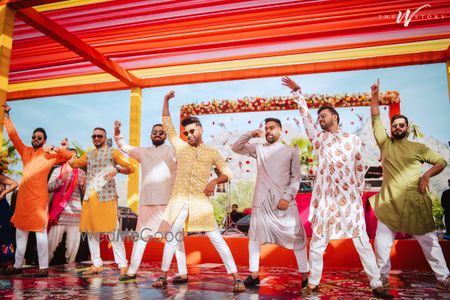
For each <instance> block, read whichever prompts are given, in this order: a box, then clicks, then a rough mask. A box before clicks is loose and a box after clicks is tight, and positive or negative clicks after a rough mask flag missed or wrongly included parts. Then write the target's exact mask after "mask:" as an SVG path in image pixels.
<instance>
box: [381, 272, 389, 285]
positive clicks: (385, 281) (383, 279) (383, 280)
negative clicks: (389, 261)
mask: <svg viewBox="0 0 450 300" xmlns="http://www.w3.org/2000/svg"><path fill="white" fill-rule="evenodd" d="M380 281H381V283H382V284H383V287H385V288H388V287H390V285H391V284H390V283H389V277H387V276H386V275H383V274H381V276H380Z"/></svg>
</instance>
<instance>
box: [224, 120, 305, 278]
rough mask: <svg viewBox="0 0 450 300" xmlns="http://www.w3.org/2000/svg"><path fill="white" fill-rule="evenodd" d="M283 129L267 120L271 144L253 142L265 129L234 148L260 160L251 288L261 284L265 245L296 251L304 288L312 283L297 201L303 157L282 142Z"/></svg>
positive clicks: (251, 233) (251, 245) (248, 135)
mask: <svg viewBox="0 0 450 300" xmlns="http://www.w3.org/2000/svg"><path fill="white" fill-rule="evenodd" d="M281 129H282V126H281V122H280V120H278V119H275V118H267V119H265V137H266V141H267V143H264V144H257V143H249V141H250V140H251V139H252V138H257V137H262V136H263V135H264V133H263V132H262V131H261V130H254V131H251V132H248V133H245V134H244V135H242V136H241V137H240V138H239V139H238V140H237V141H236V142H235V143H234V145H233V146H232V150H233V151H234V152H236V153H239V154H243V155H248V156H251V157H254V158H256V160H257V177H256V186H255V191H254V193H253V203H252V218H251V221H250V229H249V257H250V263H249V267H250V272H251V273H252V274H251V275H250V276H248V277H247V279H246V280H245V281H244V283H245V285H246V286H247V287H248V286H254V285H256V284H259V275H258V270H259V257H260V246H261V245H263V244H277V245H280V246H282V247H285V248H287V249H294V254H295V257H296V259H297V264H298V269H299V272H300V273H302V287H303V286H306V284H307V283H308V281H307V279H308V275H307V274H308V272H309V266H308V258H307V254H306V243H307V238H306V234H305V229H304V227H303V223H302V221H301V220H300V216H299V213H298V209H297V204H296V202H295V195H296V194H297V191H298V188H299V184H300V162H299V154H298V152H297V151H295V150H294V149H293V148H292V147H290V146H287V145H285V144H282V143H281V141H280V135H281Z"/></svg>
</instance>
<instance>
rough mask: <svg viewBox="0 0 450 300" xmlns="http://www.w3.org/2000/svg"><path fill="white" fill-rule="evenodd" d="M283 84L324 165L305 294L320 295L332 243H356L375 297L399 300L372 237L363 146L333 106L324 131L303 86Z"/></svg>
mask: <svg viewBox="0 0 450 300" xmlns="http://www.w3.org/2000/svg"><path fill="white" fill-rule="evenodd" d="M282 83H283V85H285V86H287V87H289V88H290V89H291V90H292V93H293V95H294V98H295V99H296V100H297V103H298V106H299V110H300V115H301V117H302V119H303V124H304V126H305V131H306V134H307V136H308V138H309V139H310V141H311V143H312V144H313V147H314V151H315V153H316V155H317V157H318V161H319V165H318V167H317V176H316V181H315V182H314V187H313V193H312V198H311V207H310V211H309V221H310V222H311V225H312V230H313V233H312V238H311V242H310V253H309V263H310V266H311V273H310V276H309V284H308V287H307V289H306V291H305V292H306V293H313V292H317V291H318V288H319V283H320V278H321V276H322V270H323V253H324V251H325V249H326V247H327V245H328V242H329V240H340V239H347V238H350V239H352V241H353V244H354V245H355V248H356V250H357V251H358V254H359V257H360V259H361V263H362V265H363V268H364V271H365V272H366V274H367V276H368V277H369V280H370V287H371V289H372V293H373V295H374V296H376V297H379V298H393V297H392V295H390V294H389V293H388V292H387V291H385V290H384V288H383V285H382V283H381V281H380V271H379V269H378V267H377V263H376V260H375V254H374V252H373V249H372V247H371V245H370V241H369V237H368V236H367V232H366V224H365V220H364V210H363V205H362V200H361V196H362V193H363V189H364V171H365V169H364V165H363V162H362V157H361V140H360V139H359V137H357V136H355V135H353V134H350V133H347V132H343V131H342V130H341V129H340V127H339V114H338V113H337V111H336V110H335V109H334V108H333V107H332V106H322V107H321V108H319V110H318V112H317V113H318V121H319V125H320V127H321V129H319V128H318V127H317V125H316V124H315V122H314V121H313V118H312V116H311V113H310V112H309V109H308V106H307V104H306V101H305V98H304V97H303V95H302V94H301V90H300V87H299V86H298V84H297V83H296V82H295V81H293V80H292V79H290V78H289V77H283V79H282Z"/></svg>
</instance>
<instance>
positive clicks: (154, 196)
mask: <svg viewBox="0 0 450 300" xmlns="http://www.w3.org/2000/svg"><path fill="white" fill-rule="evenodd" d="M121 125H122V124H121V123H120V121H115V122H114V140H115V141H116V144H117V146H118V147H119V149H120V150H122V151H123V152H125V153H127V154H128V155H129V156H130V157H132V158H134V159H135V160H137V161H138V162H139V163H140V164H141V168H142V170H141V175H142V179H141V191H140V196H139V214H138V222H137V227H136V231H137V232H138V233H139V239H138V240H136V241H135V242H134V244H133V252H132V253H131V263H130V267H129V268H128V272H127V274H126V275H125V276H123V277H121V281H131V280H135V279H136V273H137V271H138V269H139V265H140V264H141V261H142V256H143V255H144V251H145V247H146V246H147V242H148V241H149V240H150V239H151V238H152V237H155V236H158V235H157V233H160V234H164V233H165V232H164V229H165V228H163V226H162V224H161V221H162V217H163V214H164V210H165V209H166V206H167V203H168V202H169V198H170V193H171V192H172V187H173V183H174V181H175V174H176V171H177V166H176V160H175V151H174V149H173V148H172V147H170V146H169V145H167V144H165V143H164V142H165V140H166V133H165V132H164V128H163V126H162V125H161V124H155V125H153V127H152V131H151V134H150V140H151V141H152V144H153V146H152V147H135V146H131V145H128V144H127V143H125V141H124V138H123V137H122V135H121V134H120V127H121ZM175 256H176V258H177V264H178V273H179V276H176V277H175V278H174V279H173V283H175V284H177V283H187V282H188V278H187V267H186V253H185V251H184V243H183V242H181V243H179V248H178V249H177V250H176V251H175Z"/></svg>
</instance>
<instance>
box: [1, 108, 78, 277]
mask: <svg viewBox="0 0 450 300" xmlns="http://www.w3.org/2000/svg"><path fill="white" fill-rule="evenodd" d="M4 110H5V119H4V124H5V127H6V131H7V132H8V135H9V138H10V139H11V142H12V143H13V145H14V147H15V148H16V150H17V152H18V153H19V155H20V157H21V158H22V163H23V174H22V180H21V182H20V186H19V192H18V194H17V202H16V209H15V212H14V215H13V217H12V218H11V222H12V223H13V224H14V226H15V227H16V229H17V230H16V243H17V247H16V249H17V250H16V254H15V264H14V269H13V270H11V274H18V273H20V272H21V268H22V264H23V260H24V257H25V250H26V248H27V241H28V233H29V232H30V231H33V232H35V233H36V243H37V249H38V257H39V268H40V271H39V272H38V273H36V276H47V274H48V271H47V269H48V238H47V230H46V225H47V221H48V202H49V198H48V191H47V190H48V185H47V177H48V174H49V173H50V170H51V168H52V167H53V166H54V165H56V164H59V163H62V162H64V161H66V160H68V159H70V158H71V157H72V153H71V152H70V151H67V150H65V149H63V148H55V147H53V146H50V147H47V146H44V145H45V142H46V140H47V134H46V132H45V130H44V129H43V128H36V129H35V130H34V132H33V136H32V138H31V139H32V140H31V143H32V147H28V146H25V144H24V143H23V142H22V140H21V139H20V137H19V134H18V133H17V131H16V129H15V128H14V125H13V123H12V121H11V119H10V118H9V111H10V110H11V108H10V107H9V106H8V105H5V106H4Z"/></svg>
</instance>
